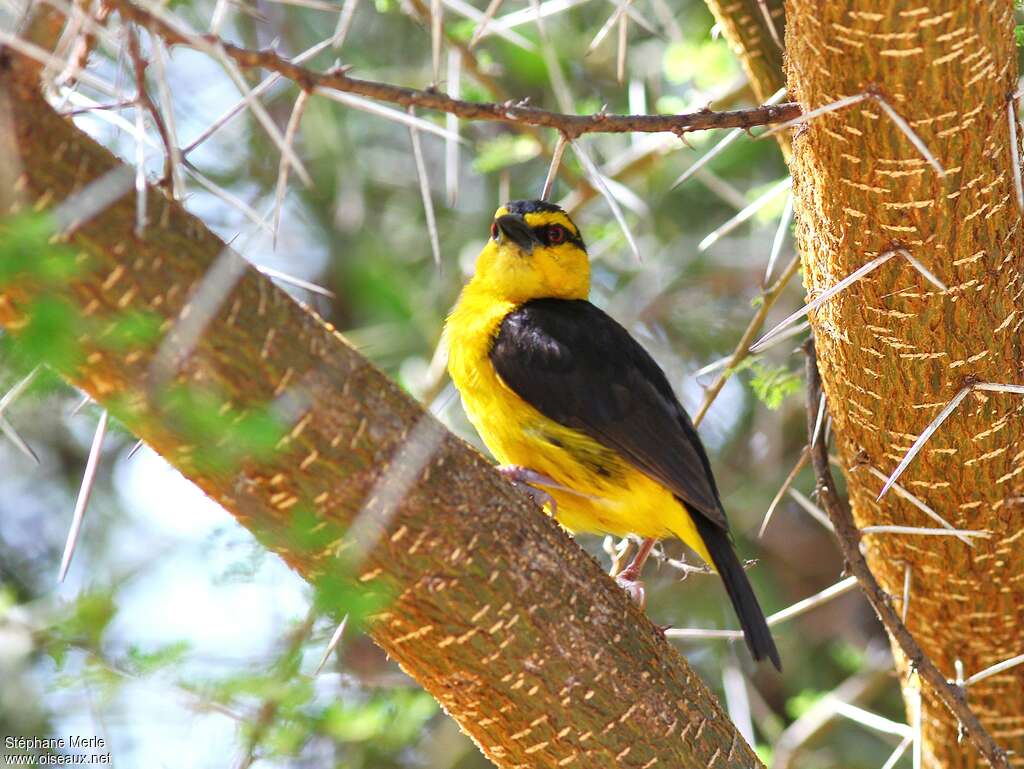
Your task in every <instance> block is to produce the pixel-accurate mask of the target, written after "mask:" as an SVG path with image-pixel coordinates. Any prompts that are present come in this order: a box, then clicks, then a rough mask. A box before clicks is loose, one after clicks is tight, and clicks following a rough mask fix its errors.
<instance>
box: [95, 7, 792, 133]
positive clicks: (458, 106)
mask: <svg viewBox="0 0 1024 769" xmlns="http://www.w3.org/2000/svg"><path fill="white" fill-rule="evenodd" d="M110 5H111V6H112V7H114V8H116V9H117V10H118V12H120V14H121V16H122V17H123V18H125V19H130V20H132V21H135V22H136V23H138V24H141V25H142V26H144V27H146V28H147V29H149V31H150V32H152V33H153V34H156V35H159V36H160V37H162V38H163V39H164V40H165V41H167V42H168V43H169V44H172V45H184V46H188V47H190V48H196V49H199V50H208V49H210V48H211V47H215V48H219V49H221V50H223V51H224V53H225V54H226V55H227V56H229V57H230V58H231V59H232V60H234V62H235V63H236V64H238V66H240V67H242V68H245V69H252V68H260V69H265V70H269V71H271V72H277V73H279V74H281V75H282V76H284V77H286V78H288V79H290V80H292V81H294V82H295V83H297V84H298V85H300V86H301V87H302V88H304V89H306V90H313V89H314V88H317V87H319V88H330V89H334V90H336V91H344V92H346V93H354V94H357V95H359V96H364V97H366V98H370V99H376V100H378V101H383V102H389V103H391V104H400V105H401V106H403V107H409V106H415V107H418V108H420V109H429V110H434V111H436V112H444V113H448V114H452V115H457V116H458V117H461V118H465V119H466V120H483V121H491V122H498V123H512V124H518V125H529V126H539V127H544V128H553V129H555V130H558V131H561V132H562V133H563V134H564V135H565V136H566V137H568V138H570V139H574V138H576V137H577V136H581V135H582V134H587V133H628V132H635V133H662V132H668V133H675V134H683V133H686V132H688V131H703V130H708V129H711V128H753V127H755V126H760V125H768V124H770V123H781V122H785V121H786V120H792V119H793V118H795V117H798V116H799V115H800V107H799V105H797V104H793V103H787V104H778V105H774V106H767V107H766V106H761V107H753V108H750V109H742V110H730V111H726V112H713V111H711V110H701V111H699V112H691V113H684V114H680V115H607V114H604V113H597V114H593V115H567V114H564V113H560V112H550V111H548V110H543V109H538V108H536V107H530V106H528V105H527V104H526V103H525V102H524V101H518V102H515V101H508V102H505V103H503V104H496V103H491V102H473V101H464V100H462V99H453V98H451V97H450V96H447V95H445V94H443V93H440V92H438V91H433V90H429V89H428V90H420V89H416V88H405V87H403V86H398V85H392V84H391V83H381V82H377V81H374V80H361V79H359V78H354V77H349V76H348V75H347V74H346V73H345V72H344V71H342V70H340V69H335V70H332V71H328V72H316V71H314V70H311V69H307V68H306V67H302V66H299V65H297V64H293V63H292V62H290V61H288V59H286V58H284V57H283V56H281V55H280V54H278V53H276V52H274V51H270V50H263V51H254V50H251V49H248V48H240V47H239V46H236V45H233V44H231V43H228V42H226V41H224V40H222V39H221V38H219V37H217V36H216V35H192V34H190V33H188V32H185V31H184V30H181V29H179V28H177V27H176V26H175V25H173V24H171V23H169V22H168V21H167V20H165V19H163V18H161V17H159V16H157V15H156V14H154V13H151V12H150V11H148V10H145V9H143V8H140V7H139V6H137V5H135V4H134V3H132V2H130V1H129V0H111V1H110Z"/></svg>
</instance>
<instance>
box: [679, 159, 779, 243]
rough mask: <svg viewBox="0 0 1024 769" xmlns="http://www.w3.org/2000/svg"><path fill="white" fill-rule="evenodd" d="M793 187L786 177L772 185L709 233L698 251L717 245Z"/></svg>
mask: <svg viewBox="0 0 1024 769" xmlns="http://www.w3.org/2000/svg"><path fill="white" fill-rule="evenodd" d="M792 186H793V178H792V177H789V176H787V177H786V178H785V179H783V180H781V181H780V182H778V183H777V184H773V185H772V186H771V188H770V189H769V190H768V191H767V192H765V193H764V194H762V195H761V196H760V197H758V198H757V200H755V201H754V202H752V203H751V204H750V205H749V206H747V207H746V208H744V209H743V210H742V211H740V212H739V213H737V214H736V215H735V216H734V217H732V218H731V219H729V221H727V222H726V223H725V224H723V225H722V226H721V227H718V228H717V229H716V230H714V231H713V232H711V233H709V234H708V235H707V237H705V238H704V240H702V241H701V242H700V243H699V244H697V250H698V251H707V250H708V249H709V248H710V247H711V246H713V245H714V244H715V243H717V242H718V241H719V240H720V239H722V238H723V237H725V236H726V235H728V234H729V233H730V232H732V231H733V230H735V229H736V228H737V227H739V226H740V225H741V224H743V223H744V222H745V221H747V220H748V219H750V218H751V217H753V216H754V214H756V213H757V212H758V211H760V210H761V209H762V208H764V207H765V206H766V205H768V204H769V203H770V202H771V201H772V200H774V198H775V196H776V195H778V194H779V193H780V192H782V191H784V190H788V189H789V188H790V187H792Z"/></svg>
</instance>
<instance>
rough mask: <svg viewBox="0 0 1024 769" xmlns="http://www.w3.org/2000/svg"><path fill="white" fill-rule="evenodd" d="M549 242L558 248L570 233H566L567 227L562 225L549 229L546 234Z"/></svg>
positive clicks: (553, 225) (551, 226)
mask: <svg viewBox="0 0 1024 769" xmlns="http://www.w3.org/2000/svg"><path fill="white" fill-rule="evenodd" d="M546 235H547V241H548V243H549V244H550V245H552V246H557V245H559V244H560V243H564V242H565V240H566V238H567V237H568V236H569V233H567V232H566V231H565V227H563V226H562V225H560V224H552V225H550V226H549V227H548V231H547V233H546Z"/></svg>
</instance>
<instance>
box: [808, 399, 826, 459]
mask: <svg viewBox="0 0 1024 769" xmlns="http://www.w3.org/2000/svg"><path fill="white" fill-rule="evenodd" d="M824 422H825V393H824V391H823V392H822V393H821V397H820V398H818V416H817V418H816V419H815V420H814V432H813V433H812V434H811V448H813V447H814V446H815V445H816V444H817V443H818V436H819V435H821V426H822V424H823V423H824Z"/></svg>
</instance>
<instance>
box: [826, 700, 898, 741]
mask: <svg viewBox="0 0 1024 769" xmlns="http://www.w3.org/2000/svg"><path fill="white" fill-rule="evenodd" d="M833 706H834V707H835V711H836V713H838V714H839V715H841V716H844V717H846V718H849V719H850V720H851V721H856V722H857V723H858V724H861V725H862V726H866V727H868V728H869V729H874V730H875V731H877V732H882V733H883V734H895V735H896V736H897V737H904V738H906V737H911V738H912V737H913V731H912V730H911V728H910V726H908V725H907V724H901V723H898V722H896V721H893V720H891V719H888V718H886V717H885V716H880V715H878V714H877V713H872V712H871V711H869V710H864V708H858V707H857V706H856V705H851V704H850V703H848V702H843V701H842V700H836V701H834V702H833Z"/></svg>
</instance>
